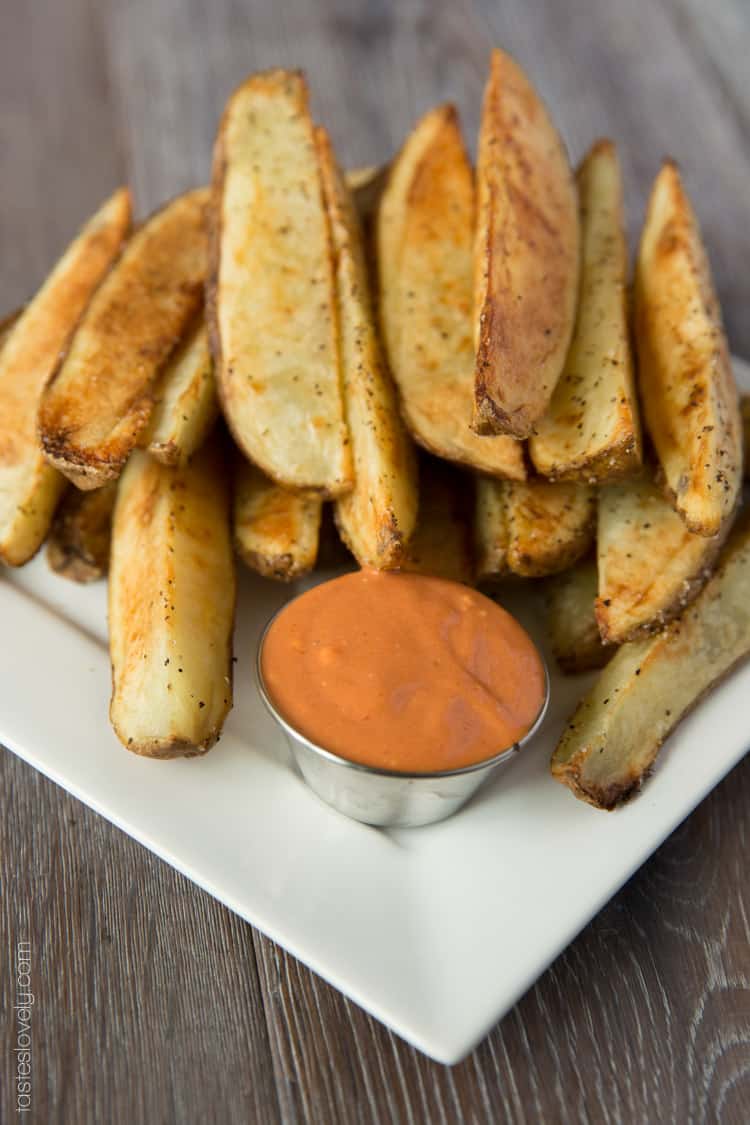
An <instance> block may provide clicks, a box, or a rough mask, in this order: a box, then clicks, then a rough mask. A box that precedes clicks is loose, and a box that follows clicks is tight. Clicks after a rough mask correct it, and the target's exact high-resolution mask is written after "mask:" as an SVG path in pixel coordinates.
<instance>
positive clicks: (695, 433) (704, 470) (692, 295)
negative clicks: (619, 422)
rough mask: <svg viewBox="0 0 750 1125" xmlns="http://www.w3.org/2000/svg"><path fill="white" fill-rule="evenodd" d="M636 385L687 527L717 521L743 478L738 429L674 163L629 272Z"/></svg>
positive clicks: (717, 325)
mask: <svg viewBox="0 0 750 1125" xmlns="http://www.w3.org/2000/svg"><path fill="white" fill-rule="evenodd" d="M635 332H636V344H637V349H638V367H639V387H640V392H641V400H642V402H643V412H644V416H645V420H646V426H647V427H648V431H649V434H650V436H651V439H652V441H653V443H654V447H655V449H656V453H657V456H658V458H659V462H660V465H661V470H662V474H663V480H664V486H665V490H666V492H667V495H668V496H669V498H670V500H671V502H672V504H673V505H674V507H675V509H676V510H677V511H678V512H679V513H680V515H681V516H682V518H683V519H684V521H685V523H686V524H687V526H688V527H689V528H690V530H691V531H694V532H696V533H697V534H698V535H707V536H713V535H716V534H717V533H718V532H720V531H721V530H722V528H725V527H726V526H727V525H728V523H729V521H730V520H731V518H732V516H733V514H734V511H735V508H736V506H737V503H738V499H739V494H740V486H741V481H742V426H741V420H740V412H739V402H738V395H737V389H736V387H735V382H734V375H733V374H732V368H731V364H730V361H729V350H728V348H727V342H726V338H725V336H724V329H723V327H722V323H721V312H720V309H719V302H718V300H717V297H716V293H715V291H714V287H713V281H712V279H711V269H710V266H709V263H708V258H707V256H706V251H705V249H704V247H703V244H702V241H701V235H700V230H699V228H698V222H697V219H696V217H695V215H694V213H693V209H692V207H691V206H690V201H689V200H688V197H687V195H686V193H685V189H684V187H683V185H682V180H681V178H680V173H679V170H678V168H677V166H676V165H675V164H673V163H671V162H670V161H667V162H666V163H665V164H664V165H663V167H662V169H661V171H660V172H659V175H658V176H657V177H656V182H655V183H654V187H653V190H652V192H651V198H650V200H649V205H648V211H647V214H646V222H645V225H644V228H643V233H642V235H641V242H640V248H639V252H638V262H637V266H636V278H635Z"/></svg>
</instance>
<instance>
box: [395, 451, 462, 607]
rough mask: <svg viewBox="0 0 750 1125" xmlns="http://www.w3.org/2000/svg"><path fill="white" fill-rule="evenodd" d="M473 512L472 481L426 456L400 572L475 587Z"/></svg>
mask: <svg viewBox="0 0 750 1125" xmlns="http://www.w3.org/2000/svg"><path fill="white" fill-rule="evenodd" d="M470 510H471V481H470V480H469V478H468V477H466V476H464V474H462V473H459V472H457V471H456V470H455V469H453V468H451V466H450V465H446V464H445V462H443V461H438V460H437V458H434V457H429V456H423V457H422V458H421V459H420V470H419V517H418V519H417V526H416V530H415V532H414V534H413V535H412V537H411V540H410V541H409V545H408V547H407V550H406V557H405V558H404V559H403V561H402V563H401V569H402V570H408V571H413V572H414V573H416V574H430V575H434V576H435V577H437V578H451V579H452V580H453V581H454V582H463V583H464V584H465V585H467V586H472V585H474V582H475V580H476V579H475V571H474V559H473V556H472V549H471V526H470V522H469V515H468V513H469V512H470Z"/></svg>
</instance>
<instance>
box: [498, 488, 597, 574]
mask: <svg viewBox="0 0 750 1125" xmlns="http://www.w3.org/2000/svg"><path fill="white" fill-rule="evenodd" d="M501 487H502V488H503V489H504V493H505V513H506V515H505V518H506V521H507V527H508V531H507V535H508V556H507V565H508V569H509V570H510V571H511V572H512V573H513V574H519V575H521V577H523V578H542V577H544V576H545V575H548V574H558V573H559V572H560V571H561V570H567V568H568V567H569V566H573V564H574V563H576V562H578V560H579V559H580V558H582V557H583V556H584V555H585V554H586V552H587V551H588V550H589V548H590V547H591V545H592V544H593V541H594V523H595V518H596V493H595V491H594V489H593V488H591V487H589V486H588V485H585V484H573V483H569V484H566V483H553V482H551V481H547V480H542V479H540V478H535V479H534V480H528V481H525V482H523V483H518V482H516V481H508V482H505V483H504V484H502V486H501Z"/></svg>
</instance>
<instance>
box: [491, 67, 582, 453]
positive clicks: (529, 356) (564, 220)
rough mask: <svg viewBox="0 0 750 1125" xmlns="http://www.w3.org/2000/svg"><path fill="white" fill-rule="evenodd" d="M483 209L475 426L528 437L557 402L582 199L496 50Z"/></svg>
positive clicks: (574, 289) (528, 90)
mask: <svg viewBox="0 0 750 1125" xmlns="http://www.w3.org/2000/svg"><path fill="white" fill-rule="evenodd" d="M477 205H478V207H477V230H476V244H475V252H474V317H475V345H476V368H475V385H474V421H473V426H474V429H475V430H476V432H477V433H480V434H494V433H506V434H512V435H513V436H514V437H518V438H525V437H528V436H529V435H530V434H531V433H532V431H533V429H534V426H535V424H536V423H537V422H538V421H539V419H540V418H541V417H542V415H543V414H544V412H545V410H546V409H547V407H548V405H549V401H550V398H551V397H552V392H553V391H554V389H555V385H556V383H557V380H558V379H559V377H560V374H561V373H562V369H563V364H564V362H565V355H566V353H567V350H568V345H569V344H570V339H571V335H572V332H573V323H574V319H575V312H576V301H577V298H578V273H579V263H578V257H579V223H578V201H577V199H576V191H575V184H574V182H573V176H572V173H571V170H570V166H569V164H568V158H567V156H566V153H565V148H564V146H563V143H562V141H561V139H560V137H559V135H558V133H557V130H556V129H555V127H554V125H553V124H552V121H551V120H550V117H549V115H548V113H547V110H546V109H545V107H544V105H543V104H542V102H541V100H540V98H539V97H538V95H537V93H536V92H535V90H534V88H533V86H532V85H531V83H530V82H529V80H528V78H527V77H526V75H525V74H524V72H523V71H522V70H521V68H520V66H519V65H518V63H516V62H514V60H513V59H512V58H511V57H510V56H509V55H506V54H505V52H504V51H500V50H497V49H496V50H494V51H493V52H492V61H491V64H490V76H489V80H488V82H487V86H486V88H485V93H484V103H483V106H482V121H481V125H480V129H479V151H478V158H477Z"/></svg>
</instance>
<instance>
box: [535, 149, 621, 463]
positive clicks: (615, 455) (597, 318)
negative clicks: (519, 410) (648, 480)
mask: <svg viewBox="0 0 750 1125" xmlns="http://www.w3.org/2000/svg"><path fill="white" fill-rule="evenodd" d="M577 181H578V202H579V210H580V221H581V292H580V299H579V302H578V314H577V316H576V325H575V330H574V332H573V339H572V341H571V345H570V350H569V352H568V355H567V359H566V360H565V366H564V368H563V373H562V375H561V376H560V379H559V381H558V383H557V386H556V387H555V390H554V393H553V395H552V401H551V403H550V407H549V410H548V411H547V413H546V414H545V415H544V417H543V418H541V419H540V420H539V422H538V423H537V427H536V433H535V434H533V435H532V437H531V439H530V440H529V452H530V454H531V459H532V461H533V462H534V465H535V467H536V469H537V472H539V473H541V474H542V476H546V477H549V478H550V480H579V481H586V482H588V483H589V484H597V483H599V482H600V481H606V480H612V479H615V478H617V477H622V476H627V475H629V474H630V473H632V472H633V471H634V470H636V469H637V468H638V466H639V465H640V463H641V460H642V451H641V427H640V420H639V417H638V400H637V396H636V389H635V373H634V369H633V358H632V355H631V350H630V326H629V324H628V310H627V275H628V247H627V242H626V238H625V226H624V215H623V205H622V176H621V174H620V164H619V161H618V159H617V149H616V148H615V146H614V144H613V143H612V141H607V140H601V141H597V143H596V144H595V145H594V146H593V148H592V149H591V151H590V152H589V153H588V155H587V157H586V159H585V160H584V161H583V163H582V165H581V167H580V168H579V170H578V177H577Z"/></svg>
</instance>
